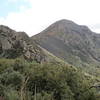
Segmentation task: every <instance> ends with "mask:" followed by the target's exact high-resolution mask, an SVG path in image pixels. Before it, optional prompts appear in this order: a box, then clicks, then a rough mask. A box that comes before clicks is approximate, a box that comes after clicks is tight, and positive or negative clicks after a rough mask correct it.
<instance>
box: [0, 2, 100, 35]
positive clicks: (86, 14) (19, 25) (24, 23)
mask: <svg viewBox="0 0 100 100" xmlns="http://www.w3.org/2000/svg"><path fill="white" fill-rule="evenodd" d="M27 1H29V2H30V3H31V8H28V9H25V8H24V6H22V7H21V10H20V11H19V12H17V13H16V12H13V13H9V14H8V16H7V17H6V18H0V24H4V25H8V26H9V27H11V28H14V29H16V30H18V31H25V32H27V33H28V34H29V35H30V36H32V35H34V34H36V33H39V32H40V31H42V30H43V29H45V28H46V27H47V26H49V25H50V24H51V23H53V22H55V21H57V20H60V19H69V20H73V21H75V22H76V23H78V24H84V25H89V26H90V25H93V24H96V23H100V14H99V11H98V10H99V9H100V6H99V4H100V1H99V0H27ZM93 30H95V29H93Z"/></svg>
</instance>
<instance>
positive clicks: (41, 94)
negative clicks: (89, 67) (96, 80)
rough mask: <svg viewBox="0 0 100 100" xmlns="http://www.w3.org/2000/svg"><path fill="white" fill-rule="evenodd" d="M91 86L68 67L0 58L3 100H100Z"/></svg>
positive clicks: (0, 94) (89, 80) (90, 82)
mask: <svg viewBox="0 0 100 100" xmlns="http://www.w3.org/2000/svg"><path fill="white" fill-rule="evenodd" d="M92 85H93V84H92V80H91V78H88V77H85V76H84V73H82V72H81V71H79V70H77V69H76V68H74V67H72V66H69V65H65V64H54V63H44V64H39V63H36V62H30V63H29V62H27V61H25V60H22V59H15V60H12V59H10V60H9V59H0V98H2V100H99V99H97V97H98V96H97V94H96V91H95V88H91V86H92Z"/></svg>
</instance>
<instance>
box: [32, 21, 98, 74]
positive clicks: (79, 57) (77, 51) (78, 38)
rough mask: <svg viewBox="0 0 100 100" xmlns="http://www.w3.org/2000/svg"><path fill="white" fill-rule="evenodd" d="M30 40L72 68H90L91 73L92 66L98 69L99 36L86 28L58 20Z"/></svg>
mask: <svg viewBox="0 0 100 100" xmlns="http://www.w3.org/2000/svg"><path fill="white" fill-rule="evenodd" d="M31 39H32V40H33V41H35V42H36V43H37V44H39V45H40V46H41V47H43V48H45V49H46V50H48V51H49V52H51V53H52V54H54V55H55V56H57V57H59V58H61V59H63V60H64V61H66V62H68V63H70V64H72V65H74V66H80V67H84V69H85V67H86V70H87V67H89V68H90V67H91V68H90V70H92V71H93V70H94V67H93V66H95V67H96V68H95V70H99V69H100V66H99V64H100V35H99V34H96V33H94V32H92V31H91V30H90V29H89V28H88V27H86V26H82V25H77V24H76V23H74V22H72V21H69V20H60V21H57V22H56V23H54V24H52V25H51V26H50V27H48V28H47V29H46V30H44V31H42V32H41V33H39V34H37V35H35V36H33V37H32V38H31ZM90 70H89V71H90ZM92 71H90V72H92ZM93 73H95V71H94V72H93ZM98 73H99V72H98Z"/></svg>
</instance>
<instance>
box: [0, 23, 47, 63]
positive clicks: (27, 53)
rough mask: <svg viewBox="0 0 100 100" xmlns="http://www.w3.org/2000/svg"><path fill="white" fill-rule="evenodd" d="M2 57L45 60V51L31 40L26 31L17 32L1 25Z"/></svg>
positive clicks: (0, 42)
mask: <svg viewBox="0 0 100 100" xmlns="http://www.w3.org/2000/svg"><path fill="white" fill-rule="evenodd" d="M0 57H1V58H2V57H5V58H17V57H24V58H25V59H27V60H30V61H32V60H36V61H37V62H43V61H45V60H46V59H45V54H44V52H43V51H42V50H41V49H40V48H39V47H38V46H37V45H36V44H35V43H34V42H32V41H31V40H30V38H29V37H28V35H27V34H26V33H25V32H16V31H14V30H12V29H10V28H9V27H7V26H3V25H1V26H0Z"/></svg>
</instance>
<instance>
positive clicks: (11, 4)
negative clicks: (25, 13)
mask: <svg viewBox="0 0 100 100" xmlns="http://www.w3.org/2000/svg"><path fill="white" fill-rule="evenodd" d="M21 6H24V7H25V8H30V7H31V5H30V3H29V2H28V1H25V0H16V1H10V0H1V1H0V17H6V16H7V15H8V14H9V13H10V12H19V11H20V7H21Z"/></svg>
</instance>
